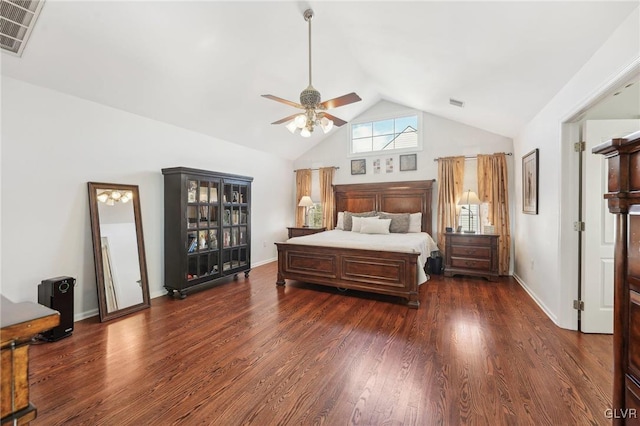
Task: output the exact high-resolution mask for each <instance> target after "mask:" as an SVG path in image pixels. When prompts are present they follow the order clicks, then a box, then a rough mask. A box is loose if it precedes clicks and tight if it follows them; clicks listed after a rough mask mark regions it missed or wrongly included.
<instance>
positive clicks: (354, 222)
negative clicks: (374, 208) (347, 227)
mask: <svg viewBox="0 0 640 426" xmlns="http://www.w3.org/2000/svg"><path fill="white" fill-rule="evenodd" d="M378 217H379V216H371V217H358V216H352V217H351V232H360V229H361V227H362V221H363V220H364V219H376V220H378Z"/></svg>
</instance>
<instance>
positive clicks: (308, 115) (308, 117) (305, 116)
mask: <svg viewBox="0 0 640 426" xmlns="http://www.w3.org/2000/svg"><path fill="white" fill-rule="evenodd" d="M303 16H304V20H305V21H307V22H308V23H309V86H308V87H307V88H306V89H304V90H303V91H302V93H300V103H297V102H292V101H288V100H286V99H282V98H279V97H277V96H273V95H262V96H263V97H264V98H267V99H271V100H274V101H276V102H282V103H283V104H287V105H290V106H292V107H295V108H299V109H303V110H304V112H303V113H297V114H293V115H290V116H288V117H285V118H283V119H281V120H278V121H274V122H273V123H271V124H282V123H286V122H287V121H290V123H289V124H287V126H286V127H287V129H289V131H290V132H291V133H295V132H296V130H297V129H300V135H301V136H303V137H305V138H308V137H309V136H311V133H312V132H313V129H314V127H315V126H320V127H321V128H322V130H323V131H324V132H325V133H328V132H329V131H330V130H331V128H332V127H333V126H334V125H336V126H338V127H339V126H342V125H343V124H347V122H346V121H344V120H342V119H340V118H338V117H335V116H333V115H331V114H329V113H327V112H325V111H326V110H328V109H331V108H338V107H341V106H344V105H348V104H351V103H354V102H358V101H361V100H362V99H360V96H358V95H357V94H355V93H353V92H352V93H349V94H347V95H343V96H340V97H337V98H334V99H330V100H328V101H324V102H320V100H321V98H320V92H318V91H317V90H316V89H314V88H313V86H312V85H311V18H313V10H311V9H307V10H305V11H304V15H303Z"/></svg>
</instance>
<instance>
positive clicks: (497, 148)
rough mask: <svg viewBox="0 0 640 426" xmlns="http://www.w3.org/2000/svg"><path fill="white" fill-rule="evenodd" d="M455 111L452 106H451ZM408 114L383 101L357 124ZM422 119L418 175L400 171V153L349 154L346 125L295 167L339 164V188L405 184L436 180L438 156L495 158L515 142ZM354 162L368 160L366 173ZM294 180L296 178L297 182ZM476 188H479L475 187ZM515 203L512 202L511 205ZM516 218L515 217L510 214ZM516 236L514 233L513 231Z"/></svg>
mask: <svg viewBox="0 0 640 426" xmlns="http://www.w3.org/2000/svg"><path fill="white" fill-rule="evenodd" d="M452 108H454V107H452ZM406 112H415V110H411V109H408V108H406V107H404V106H402V105H398V104H395V103H392V102H388V101H380V102H378V103H377V104H376V105H374V106H373V107H371V108H370V109H368V110H367V111H366V112H364V113H363V114H361V115H360V116H358V117H357V118H356V120H358V121H362V120H369V119H371V120H375V119H379V118H385V117H390V116H399V115H402V114H404V113H406ZM419 113H420V114H421V115H422V127H423V150H422V151H420V152H418V153H417V154H418V157H417V159H418V169H417V170H416V171H404V172H401V171H399V155H398V154H392V155H389V154H384V155H381V154H374V155H371V154H369V155H358V156H357V157H352V156H351V157H350V156H349V136H350V133H349V132H350V129H349V125H348V124H346V125H344V126H342V127H341V128H339V129H335V130H333V132H335V133H333V134H332V135H331V136H330V137H328V138H327V139H326V140H324V141H323V142H321V143H320V144H318V145H316V146H315V147H314V148H312V149H310V150H309V151H307V152H306V153H305V154H304V155H302V156H301V157H300V158H298V159H297V160H296V161H295V163H294V166H295V168H296V169H301V168H307V167H311V168H316V167H327V166H338V167H340V169H339V170H337V171H336V175H335V179H334V182H335V183H336V184H345V183H368V182H397V181H405V180H409V181H410V180H424V179H437V177H438V163H437V162H436V161H434V159H435V158H438V157H449V156H455V155H469V156H473V155H477V154H493V153H495V152H512V151H513V141H512V139H511V138H508V137H505V136H501V135H497V134H495V133H491V132H487V131H485V130H481V129H478V128H475V127H471V126H467V125H466V124H462V123H458V122H456V121H452V120H447V119H446V118H442V117H438V116H436V115H433V114H429V113H426V112H419ZM389 157H393V163H394V170H393V173H385V166H384V162H385V159H386V158H389ZM353 158H366V159H367V173H366V174H365V175H355V176H352V175H351V160H352V159H353ZM378 158H379V159H380V160H381V168H382V170H381V173H380V174H374V173H373V160H374V159H378ZM507 167H508V172H509V198H510V200H513V199H514V197H513V188H514V184H513V178H512V176H513V157H507ZM465 170H466V172H467V173H469V175H471V176H469V175H467V173H465V175H466V176H465V185H476V181H477V179H476V177H475V175H476V162H475V160H473V161H466V162H465ZM294 182H295V180H294ZM471 189H473V190H476V189H477V188H471ZM511 204H512V203H511ZM436 205H437V182H436V186H435V187H434V192H433V205H432V208H433V211H434V215H433V219H434V220H433V229H434V238H436V239H437V235H436V232H435V229H436V227H437V218H436V214H435V212H437V208H436ZM512 214H513V213H512ZM512 232H513V229H512Z"/></svg>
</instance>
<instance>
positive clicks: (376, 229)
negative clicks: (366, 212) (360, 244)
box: [354, 217, 391, 234]
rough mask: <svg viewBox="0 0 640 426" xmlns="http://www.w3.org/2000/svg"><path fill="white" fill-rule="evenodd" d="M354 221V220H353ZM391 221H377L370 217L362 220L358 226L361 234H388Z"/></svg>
mask: <svg viewBox="0 0 640 426" xmlns="http://www.w3.org/2000/svg"><path fill="white" fill-rule="evenodd" d="M354 219H355V218H354ZM389 226H391V219H378V218H375V219H374V218H372V217H364V218H362V221H361V225H360V233H361V234H388V233H389Z"/></svg>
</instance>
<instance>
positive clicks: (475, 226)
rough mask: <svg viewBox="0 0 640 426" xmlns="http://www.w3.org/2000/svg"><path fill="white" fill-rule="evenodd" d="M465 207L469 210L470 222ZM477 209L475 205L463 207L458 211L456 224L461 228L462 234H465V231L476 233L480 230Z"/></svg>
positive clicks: (478, 210) (477, 206)
mask: <svg viewBox="0 0 640 426" xmlns="http://www.w3.org/2000/svg"><path fill="white" fill-rule="evenodd" d="M467 207H468V208H470V209H471V221H469V210H468V209H467ZM479 207H480V206H479V205H477V204H471V205H469V206H463V208H461V209H460V222H459V223H458V225H460V226H462V232H465V231H475V232H476V233H477V232H479V229H480V226H479V222H480V214H479V212H480V209H479ZM469 222H471V223H469Z"/></svg>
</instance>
